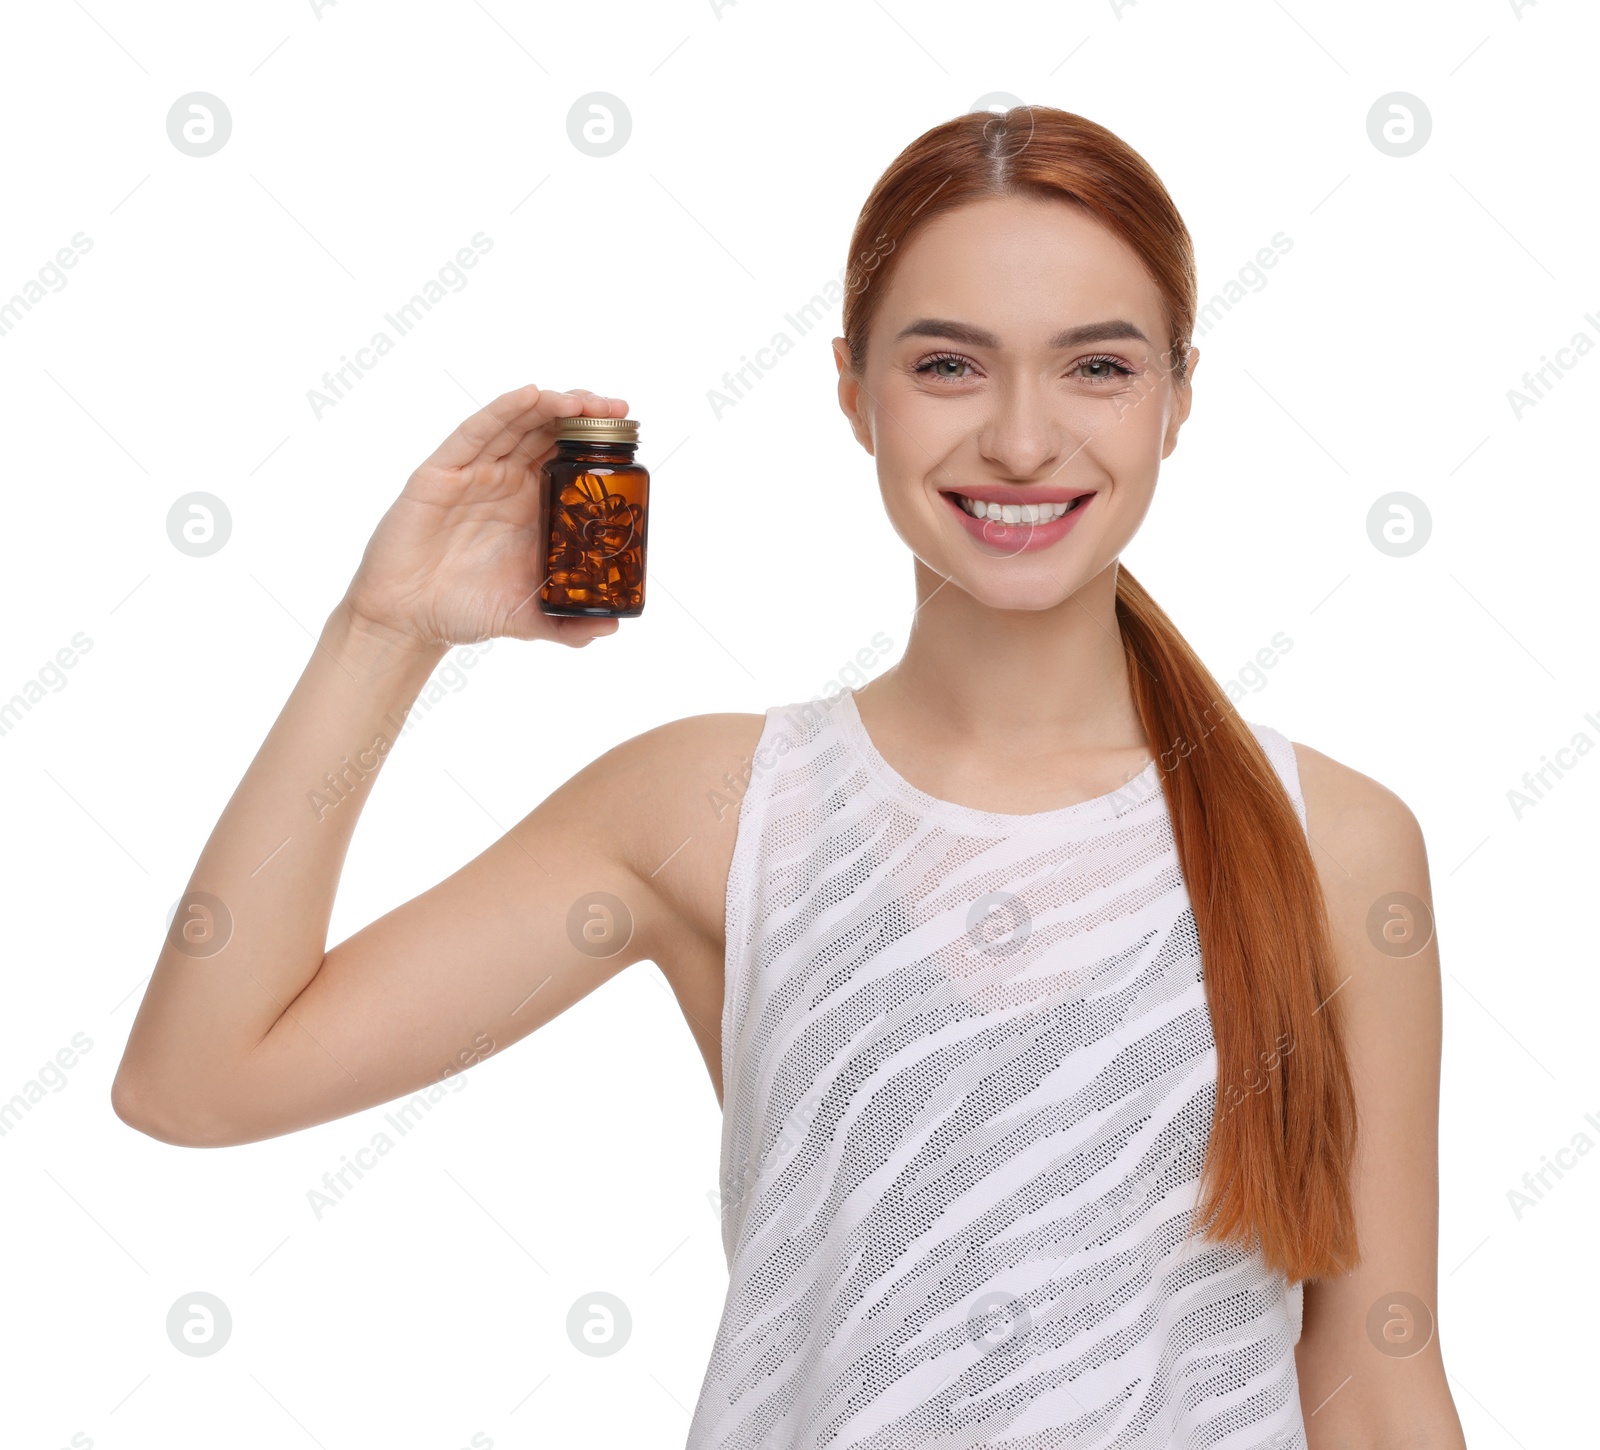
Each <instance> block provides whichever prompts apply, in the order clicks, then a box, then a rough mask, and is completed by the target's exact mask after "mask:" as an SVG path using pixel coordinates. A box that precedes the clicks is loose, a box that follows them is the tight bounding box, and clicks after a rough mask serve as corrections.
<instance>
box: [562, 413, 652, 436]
mask: <svg viewBox="0 0 1600 1450" xmlns="http://www.w3.org/2000/svg"><path fill="white" fill-rule="evenodd" d="M556 438H557V439H558V440H559V439H563V438H567V439H571V438H585V439H588V440H589V441H590V442H592V443H637V442H638V441H639V420H638V419H637V418H590V417H586V416H585V415H583V414H581V413H580V414H578V415H577V416H576V417H572V418H558V419H557V420H556Z"/></svg>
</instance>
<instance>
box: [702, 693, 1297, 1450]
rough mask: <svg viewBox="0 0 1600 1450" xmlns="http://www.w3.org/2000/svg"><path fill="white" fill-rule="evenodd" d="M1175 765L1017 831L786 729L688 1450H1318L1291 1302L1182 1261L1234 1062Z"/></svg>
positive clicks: (746, 861)
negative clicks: (718, 1265)
mask: <svg viewBox="0 0 1600 1450" xmlns="http://www.w3.org/2000/svg"><path fill="white" fill-rule="evenodd" d="M1251 728H1252V729H1253V730H1254V731H1255V732H1256V735H1257V738H1258V739H1260V740H1261V742H1262V744H1263V745H1264V747H1265V748H1266V750H1267V753H1268V755H1269V757H1270V758H1271V759H1272V762H1273V765H1274V767H1275V768H1276V769H1277V771H1278V772H1279V775H1280V777H1281V778H1282V780H1283V782H1284V785H1285V787H1286V788H1287V790H1288V792H1289V794H1290V796H1291V798H1292V799H1293V800H1294V802H1295V806H1296V810H1297V812H1298V813H1299V814H1300V818H1301V821H1302V824H1303V823H1304V819H1305V815H1304V805H1303V802H1302V801H1301V798H1300V789H1299V776H1298V772H1297V771H1296V768H1295V761H1294V754H1293V750H1292V747H1291V746H1290V744H1289V742H1288V740H1286V739H1285V738H1284V737H1283V736H1282V735H1281V734H1279V733H1278V732H1277V731H1275V730H1272V729H1270V728H1268V727H1265V726H1260V725H1252V727H1251ZM1159 769H1160V767H1159V765H1158V763H1157V762H1155V761H1152V762H1151V763H1150V764H1149V765H1148V766H1147V767H1146V768H1145V770H1144V771H1143V772H1142V773H1141V774H1140V775H1138V776H1135V777H1134V778H1133V779H1132V780H1130V781H1129V782H1128V783H1127V784H1126V785H1125V786H1123V787H1121V788H1120V789H1119V790H1117V791H1114V792H1112V793H1111V794H1109V795H1105V796H1101V797H1099V798H1097V799H1095V800H1089V801H1083V802H1080V803H1078V804H1076V805H1070V806H1066V807H1064V808H1062V809H1059V810H1053V811H1045V812H1041V813H1037V814H1033V815H1006V814H995V813H991V812H984V811H978V810H973V809H970V808H968V807H964V806H960V805H956V804H955V803H953V802H950V801H944V800H940V799H937V798H935V797H933V796H930V795H927V794H926V793H924V792H922V791H920V790H918V789H916V788H915V787H913V786H912V785H911V784H910V783H909V782H907V781H905V780H904V779H902V778H901V777H900V776H899V775H898V774H897V773H896V772H895V771H894V770H893V769H892V768H891V767H890V766H889V764H888V762H887V761H885V760H884V759H883V758H882V757H881V756H880V755H879V754H878V753H877V751H876V749H875V748H874V747H873V745H872V741H871V738H870V737H869V736H868V735H867V733H866V731H865V729H864V728H863V726H862V724H861V719H860V716H859V714H858V713H857V711H856V708H855V701H854V698H853V696H852V695H850V694H849V693H845V694H843V695H841V696H839V697H838V698H837V699H836V700H835V701H834V702H833V703H832V704H831V705H830V704H829V703H827V702H824V701H815V702H809V703H806V704H797V705H790V706H774V707H773V708H772V709H770V710H768V711H767V712H766V724H765V726H764V728H763V731H762V735H761V742H760V747H759V748H758V750H757V753H756V757H755V761H754V764H753V767H752V777H751V781H750V785H749V788H748V790H747V792H746V795H745V797H744V800H743V802H742V804H741V807H740V817H739V825H738V839H737V842H736V845H735V849H734V855H733V862H732V868H731V870H730V873H729V877H728V891H727V931H728V936H727V957H726V970H727V981H726V991H725V997H724V1002H723V1018H722V1071H723V1084H724V1115H723V1132H722V1152H721V1175H722V1183H721V1199H722V1231H723V1244H724V1248H725V1250H726V1252H727V1256H728V1265H729V1286H728V1296H727V1301H726V1304H725V1306H724V1309H723V1315H722V1320H721V1323H720V1326H719V1328H718V1331H717V1336H716V1340H715V1344H714V1347H713V1351H712V1355H711V1360H710V1364H709V1365H708V1367H707V1371H706V1375H705V1379H704V1382H703V1384H702V1387H701V1392H700V1396H699V1401H698V1404H697V1406H696V1409H695V1413H694V1417H693V1421H692V1424H691V1426H690V1431H689V1439H688V1446H689V1450H710V1447H717V1450H732V1447H751V1450H754V1447H758V1446H759V1447H763V1450H801V1447H804V1450H811V1447H821V1446H828V1447H833V1450H845V1447H851V1450H868V1447H871V1450H913V1447H917V1450H921V1447H930V1450H931V1447H941V1450H944V1447H951V1450H954V1447H975V1446H1004V1447H1017V1450H1021V1447H1028V1450H1036V1447H1038V1450H1042V1447H1047V1446H1185V1447H1189V1446H1194V1447H1200V1446H1217V1447H1225V1450H1245V1447H1252V1450H1265V1447H1269V1446H1270V1447H1274V1450H1277V1447H1282V1450H1290V1447H1297V1450H1304V1446H1305V1444H1306V1440H1305V1430H1304V1426H1303V1423H1302V1420H1301V1412H1300V1402H1299V1394H1298V1385H1297V1381H1296V1375H1295V1362H1294V1353H1293V1344H1294V1341H1295V1339H1296V1337H1297V1336H1298V1332H1299V1307H1300V1306H1299V1296H1298V1286H1294V1292H1292V1293H1291V1292H1290V1286H1288V1285H1286V1283H1285V1282H1284V1279H1283V1277H1282V1276H1281V1275H1276V1274H1273V1273H1271V1272H1269V1271H1268V1269H1267V1267H1266V1265H1265V1263H1264V1261H1263V1260H1262V1259H1261V1257H1260V1255H1259V1253H1258V1252H1246V1251H1244V1250H1241V1249H1239V1248H1236V1247H1219V1246H1216V1245H1212V1244H1205V1245H1202V1244H1201V1243H1200V1242H1199V1240H1198V1239H1197V1238H1195V1237H1194V1236H1192V1235H1190V1234H1188V1232H1187V1229H1188V1227H1189V1224H1190V1214H1191V1212H1192V1210H1193V1209H1194V1207H1195V1205H1196V1203H1197V1202H1198V1183H1199V1172H1200V1164H1201V1159H1202V1155H1203V1152H1204V1147H1205V1143H1206V1138H1207V1135H1208V1133H1209V1131H1210V1125H1211V1118H1212V1109H1213V1103H1214V1097H1215V1091H1216V1049H1215V1044H1214V1041H1213V1038H1212V1035H1211V1023H1210V1016H1209V1013H1208V1011H1207V1008H1206V1001H1205V988H1204V984H1203V982H1202V979H1201V971H1200V955H1199V947H1198V938H1197V935H1196V932H1195V926H1194V918H1193V914H1192V912H1191V911H1190V909H1189V897H1188V892H1187V890H1186V889H1185V886H1184V883H1183V878H1182V875H1181V873H1180V871H1179V867H1178V859H1177V852H1176V846H1175V843H1174V840H1173V836H1172V829H1171V821H1170V818H1169V816H1168V813H1167V807H1166V800H1165V797H1164V795H1163V794H1162V791H1161V788H1160V775H1159Z"/></svg>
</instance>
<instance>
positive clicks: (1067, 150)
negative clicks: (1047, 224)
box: [844, 106, 1359, 1280]
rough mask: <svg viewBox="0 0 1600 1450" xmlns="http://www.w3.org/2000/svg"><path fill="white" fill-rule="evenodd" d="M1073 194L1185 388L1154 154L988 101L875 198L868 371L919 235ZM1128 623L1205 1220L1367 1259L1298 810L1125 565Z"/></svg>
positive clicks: (1342, 1066) (1185, 284)
mask: <svg viewBox="0 0 1600 1450" xmlns="http://www.w3.org/2000/svg"><path fill="white" fill-rule="evenodd" d="M1001 195H1020V196H1035V197H1040V198H1045V199H1054V200H1059V201H1066V202H1070V203H1072V204H1074V205H1076V206H1079V207H1082V208H1083V209H1084V210H1085V211H1086V212H1087V213H1088V214H1089V215H1090V216H1092V217H1093V218H1094V219H1095V220H1096V221H1098V222H1099V223H1100V224H1101V225H1102V226H1104V227H1105V228H1106V229H1107V230H1108V231H1110V232H1111V233H1112V234H1113V235H1114V236H1116V237H1117V238H1119V239H1120V240H1121V241H1122V242H1124V243H1125V244H1126V245H1127V246H1128V247H1130V248H1131V249H1132V250H1133V251H1134V252H1135V253H1136V254H1137V255H1138V256H1139V257H1140V258H1141V259H1142V260H1143V262H1144V265H1145V268H1146V270H1147V271H1148V272H1149V274H1150V277H1151V279H1152V280H1153V281H1154V282H1155V284H1156V288H1157V290H1158V291H1159V292H1160V294H1161V297H1162V300H1163V302H1164V303H1165V307H1166V315H1167V316H1166V320H1167V325H1168V330H1169V338H1168V345H1169V346H1168V352H1167V356H1166V362H1167V365H1168V367H1169V368H1170V371H1171V374H1172V376H1173V378H1174V381H1175V382H1176V383H1177V384H1178V385H1179V386H1183V385H1185V384H1186V382H1187V363H1188V354H1189V340H1190V334H1191V330H1192V328H1193V326H1194V318H1195V304H1196V287H1195V265H1194V249H1193V245H1192V243H1191V242H1190V239H1189V232H1188V228H1187V227H1185V226H1184V224H1183V219H1182V217H1180V216H1179V214H1178V210H1177V207H1176V206H1175V205H1174V204H1173V201H1172V198H1171V197H1170V196H1169V195H1168V194H1167V190H1166V188H1165V187H1164V186H1163V185H1162V184H1161V181H1160V179H1159V178H1158V177H1157V176H1156V174H1155V172H1154V171H1152V170H1151V169H1150V166H1149V164H1148V163H1147V162H1146V161H1145V160H1144V158H1143V157H1141V156H1140V155H1139V154H1138V153H1137V152H1136V151H1134V150H1133V149H1132V147H1130V146H1128V145H1127V143H1126V142H1124V141H1122V140H1120V139H1119V138H1118V137H1116V136H1114V135H1113V134H1112V133H1111V132H1110V131H1108V130H1106V129H1105V128H1104V127H1103V126H1098V125H1096V124H1095V123H1094V122H1093V121H1087V120H1085V119H1084V118H1083V117H1082V116H1075V115H1072V114H1070V113H1069V112H1066V111H1058V110H1055V109H1052V108H1050V107H1047V106H1016V107H1013V108H1012V109H1011V110H1009V111H1007V112H1006V113H1005V114H1004V115H996V114H993V113H990V112H985V111H978V112H973V113H972V114H970V115H965V116H958V117H956V118H955V119H954V120H951V121H946V122H944V123H943V124H942V125H939V126H935V127H934V128H933V129H932V130H930V131H928V132H926V133H924V134H923V135H922V136H919V137H918V138H917V139H916V140H915V141H913V142H912V143H911V145H910V146H908V147H907V148H906V149H905V150H904V151H902V152H901V153H900V155H899V156H897V157H896V158H895V159H894V161H893V162H892V163H891V164H890V166H889V168H888V170H887V171H885V172H884V173H883V175H882V176H881V177H880V178H879V179H878V182H877V184H876V185H875V186H874V187H873V189H872V193H871V195H870V196H868V198H867V201H866V204H865V206H863V207H862V210H861V216H860V218H859V219H858V221H857V222H856V227H855V232H854V234H853V235H852V237H851V239H850V256H851V259H852V261H851V265H850V268H849V272H848V279H849V280H848V282H847V285H846V291H845V302H844V335H845V341H846V344H847V345H848V347H849V351H850V356H851V360H852V365H853V367H854V368H855V370H856V371H857V372H861V371H862V370H863V367H864V364H865V361H866V348H867V334H868V332H869V330H870V328H871V324H872V318H873V315H874V313H875V311H876V309H877V305H878V302H879V300H880V299H881V298H882V296H883V293H884V289H885V287H886V286H887V284H888V280H889V278H890V276H891V275H892V274H893V271H894V266H895V261H896V258H897V256H898V255H899V254H900V253H901V252H902V251H903V249H904V246H905V244H906V243H907V242H908V241H909V240H910V239H911V237H912V236H913V235H914V234H915V233H916V232H917V230H918V229H919V228H921V227H923V226H925V225H926V224H927V223H928V222H929V221H931V220H932V219H933V218H934V217H936V216H940V215H942V214H943V213H945V212H949V211H953V210H955V209H956V208H957V207H960V206H963V205H966V204H967V203H970V202H973V201H977V200H980V199H981V198H984V197H990V196H1001ZM1116 611H1117V620H1118V623H1119V625H1120V627H1121V633H1122V642H1123V649H1124V652H1125V654H1126V657H1127V663H1128V677H1129V681H1130V684H1131V686H1132V690H1133V697H1134V700H1135V702H1136V704H1137V706H1138V710H1139V717H1140V720H1141V721H1142V723H1143V726H1144V731H1145V735H1146V737H1147V738H1148V740H1149V742H1150V745H1151V747H1152V749H1153V750H1154V751H1156V752H1158V754H1159V758H1160V761H1161V767H1162V768H1161V779H1162V783H1163V790H1164V792H1165V795H1166V799H1167V807H1168V811H1169V814H1170V816H1171V820H1172V831H1173V836H1174V838H1175V841H1176V844H1177V851H1178V862H1179V866H1180V868H1181V870H1182V872H1183V878H1184V883H1185V885H1186V886H1187V888H1188V892H1189V899H1190V903H1191V906H1192V908H1193V912H1194V920H1195V926H1196V929H1197V931H1198V933H1199V938H1200V949H1201V961H1202V971H1203V977H1204V981H1205V991H1206V1004H1207V1007H1208V1008H1209V1011H1210V1015H1211V1027H1212V1036H1213V1038H1214V1039H1215V1042H1216V1051H1217V1092H1216V1104H1215V1108H1214V1110H1213V1113H1212V1122H1211V1130H1210V1134H1209V1137H1208V1140H1207V1144H1206V1152H1205V1159H1204V1163H1203V1166H1202V1170H1201V1185H1200V1193H1201V1201H1200V1204H1199V1206H1198V1209H1197V1212H1196V1218H1197V1220H1198V1221H1199V1225H1200V1230H1201V1233H1202V1235H1203V1237H1205V1238H1209V1239H1211V1240H1212V1241H1214V1242H1231V1243H1237V1244H1239V1245H1241V1246H1245V1247H1248V1246H1250V1245H1252V1244H1255V1245H1256V1246H1258V1247H1259V1248H1260V1250H1261V1252H1262V1254H1263V1255H1264V1257H1265V1259H1266V1261H1267V1263H1268V1265H1269V1266H1270V1267H1271V1268H1273V1269H1274V1270H1276V1271H1279V1272H1282V1273H1283V1274H1284V1275H1285V1276H1286V1277H1287V1278H1289V1279H1291V1280H1299V1279H1311V1278H1325V1277H1332V1276H1336V1275H1339V1274H1342V1273H1345V1272H1347V1271H1348V1270H1349V1269H1351V1268H1353V1267H1354V1266H1355V1264H1356V1262H1357V1260H1358V1257H1359V1249H1358V1246H1357V1243H1356V1231H1355V1215H1354V1211H1353V1208H1352V1204H1351V1191H1350V1168H1351V1162H1352V1159H1353V1158H1354V1155H1355V1143H1356V1105H1355V1093H1354V1089H1353V1086H1352V1084H1351V1078H1350V1068H1349V1062H1348V1059H1347V1057H1346V1054H1345V1048H1344V1038H1343V1029H1342V1026H1341V1020H1342V1019H1341V1014H1340V1003H1339V1002H1338V1000H1337V998H1336V997H1335V995H1334V994H1335V993H1336V991H1337V990H1338V986H1339V981H1338V975H1337V972H1336V969H1335V962H1334V958H1333V946H1332V942H1331V939H1330V935H1329V930H1328V922H1327V911H1326V906H1325V903H1324V900H1323V894H1322V888H1321V884H1320V882H1319V880H1318V878H1317V873H1316V868H1315V866H1314V864H1313V862H1312V859H1311V851H1310V847H1309V845H1308V843H1307V839H1306V835H1305V832H1304V830H1303V829H1302V827H1301V825H1300V821H1299V817H1298V816H1297V815H1296V813H1295V809H1294V804H1293V802H1292V801H1291V800H1290V798H1289V795H1288V792H1287V791H1286V790H1285V789H1284V786H1283V782H1282V781H1281V780H1280V778H1279V776H1278V774H1277V772H1276V771H1275V770H1274V769H1273V767H1272V763H1271V762H1270V761H1269V760H1268V759H1267V756H1266V753H1265V752H1264V751H1263V750H1262V748H1261V745H1260V742H1259V741H1258V740H1257V739H1256V737H1255V734H1254V732H1253V731H1252V730H1251V729H1250V727H1249V726H1248V725H1247V724H1246V723H1245V721H1244V719H1243V717H1242V716H1241V715H1240V714H1239V712H1238V711H1237V710H1236V709H1235V708H1234V705H1233V703H1232V702H1231V701H1230V700H1229V699H1228V698H1227V696H1226V694H1225V693H1224V691H1223V690H1222V688H1221V686H1220V685H1218V683H1217V681H1216V679H1215V677H1214V676H1213V675H1212V674H1211V672H1210V671H1209V670H1208V669H1206V667H1205V665H1204V664H1202V663H1201V661H1200V657H1199V656H1198V655H1196V654H1195V652H1194V650H1193V649H1191V648H1190V647H1189V644H1188V642H1187V641H1186V640H1185V639H1184V638H1183V636H1182V635H1181V634H1180V633H1179V632H1178V630H1177V628H1176V627H1175V626H1174V625H1173V623H1172V621H1171V620H1170V619H1168V618H1167V616H1166V614H1165V613H1164V612H1163V611H1162V610H1161V609H1160V607H1159V606H1158V605H1157V604H1156V603H1155V601H1154V600H1153V599H1151V597H1150V596H1149V594H1147V593H1146V592H1145V590H1144V589H1143V588H1142V587H1141V586H1140V584H1139V582H1138V581H1137V580H1136V579H1134V577H1133V576H1132V575H1131V574H1129V573H1128V571H1127V570H1126V569H1125V568H1123V567H1122V566H1121V564H1120V563H1119V564H1118V566H1117V595H1116Z"/></svg>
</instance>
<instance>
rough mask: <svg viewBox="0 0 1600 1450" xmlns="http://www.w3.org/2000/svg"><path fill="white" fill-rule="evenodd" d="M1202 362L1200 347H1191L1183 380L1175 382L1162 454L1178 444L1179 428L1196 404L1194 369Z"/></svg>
mask: <svg viewBox="0 0 1600 1450" xmlns="http://www.w3.org/2000/svg"><path fill="white" fill-rule="evenodd" d="M1199 363H1200V349H1199V348H1197V347H1191V348H1190V349H1189V361H1188V364H1187V366H1186V367H1185V368H1184V373H1183V381H1182V382H1178V383H1175V384H1174V386H1173V389H1172V411H1171V412H1170V413H1168V414H1167V433H1166V437H1164V438H1163V439H1162V440H1161V456H1162V457H1163V458H1166V457H1168V456H1169V455H1170V454H1171V453H1172V450H1173V449H1174V448H1176V447H1177V446H1178V429H1180V428H1181V427H1183V424H1184V420H1185V419H1187V418H1188V416H1189V409H1190V407H1191V406H1193V404H1194V370H1195V368H1196V367H1198V366H1199Z"/></svg>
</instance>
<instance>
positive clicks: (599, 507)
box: [539, 417, 650, 619]
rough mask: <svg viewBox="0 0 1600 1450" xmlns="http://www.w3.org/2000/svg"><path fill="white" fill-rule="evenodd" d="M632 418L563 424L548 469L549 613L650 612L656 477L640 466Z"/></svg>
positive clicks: (542, 594)
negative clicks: (648, 529) (648, 530)
mask: <svg viewBox="0 0 1600 1450" xmlns="http://www.w3.org/2000/svg"><path fill="white" fill-rule="evenodd" d="M638 446H639V424H638V422H637V420H635V419H633V418H587V417H575V418H563V419H561V420H560V421H559V422H558V423H557V424H556V451H555V453H554V455H553V456H552V457H551V458H550V459H549V460H548V461H547V462H546V463H545V465H544V474H545V480H546V486H545V502H544V518H543V527H542V537H543V539H544V546H545V547H544V551H543V552H544V554H545V559H544V582H543V584H542V585H541V586H540V588H539V608H540V609H541V610H543V611H544V613H546V614H559V615H585V616H591V617H596V616H597V617H600V618H612V619H614V618H626V617H631V616H633V615H637V614H642V613H643V612H644V547H645V519H646V514H647V511H648V508H649V503H650V473H649V471H648V470H647V469H645V468H644V467H643V466H642V465H640V464H638V463H635V462H634V461H633V455H634V453H635V451H636V450H637V449H638Z"/></svg>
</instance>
